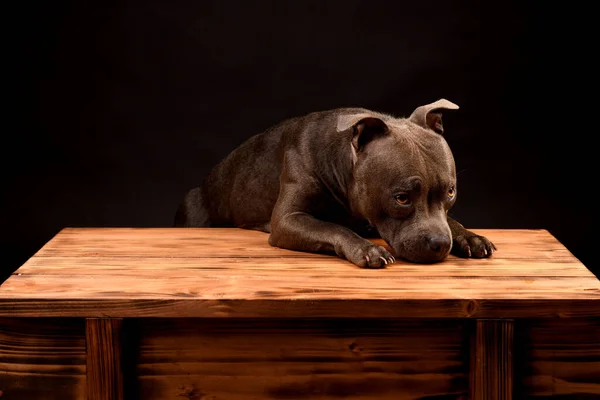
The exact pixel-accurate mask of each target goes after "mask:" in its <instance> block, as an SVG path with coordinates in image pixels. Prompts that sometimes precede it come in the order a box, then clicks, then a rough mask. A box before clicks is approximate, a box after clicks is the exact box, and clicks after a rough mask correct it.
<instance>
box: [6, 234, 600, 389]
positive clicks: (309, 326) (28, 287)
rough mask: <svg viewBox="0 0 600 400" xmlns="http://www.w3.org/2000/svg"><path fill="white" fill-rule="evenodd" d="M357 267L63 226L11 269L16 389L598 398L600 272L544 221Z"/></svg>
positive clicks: (229, 242) (245, 238)
mask: <svg viewBox="0 0 600 400" xmlns="http://www.w3.org/2000/svg"><path fill="white" fill-rule="evenodd" d="M478 232H479V233H481V234H484V235H486V236H488V237H489V238H490V239H491V240H492V241H494V242H495V244H496V245H497V247H498V251H497V253H495V254H494V256H493V258H491V259H483V260H476V259H457V258H455V257H449V258H448V259H447V260H446V261H445V262H443V263H439V264H434V265H418V264H410V263H403V262H397V263H396V264H394V265H392V266H390V267H388V268H387V269H380V270H366V269H359V268H357V267H355V266H353V265H352V264H350V263H348V262H347V261H344V260H341V259H338V258H336V257H331V256H325V255H316V254H309V253H301V252H293V251H287V250H282V249H277V248H273V247H270V246H269V245H268V244H267V235H266V234H264V233H260V232H255V231H246V230H237V229H190V228H187V229H175V228H160V229H159V228H156V229H155V228H139V229H130V228H114V229H113V228H86V229H65V230H63V231H62V232H60V233H59V234H58V235H57V236H56V237H54V238H53V239H52V240H51V241H50V242H48V243H47V244H46V245H45V246H44V247H43V248H42V249H41V250H40V251H39V252H38V253H37V254H35V256H34V257H32V258H31V259H29V260H28V261H27V262H26V263H25V264H24V265H23V266H22V267H21V268H19V269H18V270H17V271H16V272H15V273H14V274H13V275H12V276H11V277H10V278H9V279H7V280H6V281H5V282H4V284H2V286H0V397H1V398H2V400H4V399H5V398H6V399H18V400H28V399H60V400H67V399H86V398H89V399H123V398H125V399H136V398H139V399H144V400H152V399H173V400H181V399H188V400H200V399H202V400H224V399H227V400H230V399H233V400H236V399H340V398H347V399H416V398H419V399H434V398H435V399H455V398H456V399H466V398H474V399H510V398H513V397H514V398H517V399H521V398H535V397H538V398H547V397H549V396H552V395H556V396H557V397H559V398H564V399H567V398H568V399H577V398H581V399H592V398H600V282H599V281H598V279H596V277H595V276H594V275H593V274H592V273H591V272H590V271H589V270H588V269H586V268H585V266H583V265H582V264H581V263H580V262H579V261H578V260H577V259H576V258H575V257H574V256H573V255H572V254H571V253H570V252H569V251H568V250H567V249H566V248H565V247H564V246H563V245H561V244H560V243H559V242H558V241H557V240H556V239H555V238H554V237H553V236H551V235H550V234H549V233H548V232H547V231H544V230H478Z"/></svg>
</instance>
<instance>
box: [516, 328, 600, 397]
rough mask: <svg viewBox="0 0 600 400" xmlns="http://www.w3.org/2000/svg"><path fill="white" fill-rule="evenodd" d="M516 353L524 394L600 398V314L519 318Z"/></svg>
mask: <svg viewBox="0 0 600 400" xmlns="http://www.w3.org/2000/svg"><path fill="white" fill-rule="evenodd" d="M515 355H516V357H515V376H516V377H519V378H520V381H519V383H518V385H517V388H516V389H518V392H519V393H520V394H521V396H522V397H523V398H532V399H536V398H539V399H546V398H549V397H551V396H555V397H557V398H563V399H569V400H578V399H581V400H589V399H600V318H592V319H569V320H561V319H549V320H523V321H519V322H518V324H517V325H516V329H515Z"/></svg>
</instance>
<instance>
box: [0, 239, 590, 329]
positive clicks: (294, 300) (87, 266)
mask: <svg viewBox="0 0 600 400" xmlns="http://www.w3.org/2000/svg"><path fill="white" fill-rule="evenodd" d="M475 231H476V232H478V233H480V234H483V235H485V236H487V237H488V238H489V239H491V240H492V241H493V242H494V243H495V244H496V247H497V248H498V251H497V252H496V253H494V255H493V257H492V258H489V259H459V258H456V257H454V256H450V257H449V258H448V259H446V260H445V261H444V262H441V263H437V264H432V265H422V264H413V263H408V262H402V261H398V262H396V263H395V264H392V265H390V266H388V267H387V268H385V269H372V270H371V269H360V268H358V267H356V266H354V265H353V264H351V263H349V262H348V261H345V260H342V259H339V258H337V257H333V256H327V255H318V254H312V253H304V252H295V251H289V250H283V249H279V248H275V247H271V246H270V245H269V244H268V243H267V239H268V235H267V234H265V233H262V232H257V231H249V230H241V229H217V228H66V229H64V230H62V231H61V232H60V233H58V234H57V235H56V236H55V237H54V238H53V239H52V240H50V241H49V242H48V243H47V244H46V245H45V246H43V247H42V248H41V249H40V250H39V252H37V254H35V255H34V256H33V257H32V258H30V259H29V260H28V261H27V262H26V263H25V264H24V265H23V266H22V267H21V268H19V269H18V270H17V271H15V272H14V273H13V274H12V276H10V277H9V278H8V279H7V280H6V281H5V282H4V283H3V284H2V285H1V286H0V316H19V317H37V316H43V317H50V316H52V317H62V316H64V317H244V318H246V317H252V318H263V317H265V318H266V317H276V318H296V317H351V318H373V317H384V318H387V317H391V318H395V317H398V318H555V317H561V318H567V317H589V316H600V281H599V280H598V279H597V278H596V277H595V276H594V275H593V274H592V273H591V272H590V271H589V270H588V269H587V268H586V267H585V266H584V265H583V264H582V263H581V262H580V261H579V260H577V258H575V257H574V256H573V255H572V254H571V253H570V252H569V251H568V250H567V249H566V248H565V247H564V246H563V245H562V244H561V243H560V242H559V241H557V240H556V238H554V237H553V236H552V235H551V234H550V233H549V232H548V231H546V230H491V229H487V230H484V229H479V230H475ZM375 242H378V243H380V244H383V241H381V240H375Z"/></svg>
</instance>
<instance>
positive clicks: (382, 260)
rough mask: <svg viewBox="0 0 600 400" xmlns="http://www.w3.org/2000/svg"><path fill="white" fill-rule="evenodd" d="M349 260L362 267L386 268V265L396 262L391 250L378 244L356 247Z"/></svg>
mask: <svg viewBox="0 0 600 400" xmlns="http://www.w3.org/2000/svg"><path fill="white" fill-rule="evenodd" d="M348 260H349V261H351V262H352V263H354V264H356V265H358V266H359V267H361V268H384V267H385V266H386V265H388V264H392V263H394V262H396V259H395V258H394V256H392V255H391V254H390V252H389V251H387V250H386V249H385V248H383V247H381V246H378V245H376V244H368V245H365V246H362V247H359V248H357V249H354V251H352V252H351V254H350V257H348Z"/></svg>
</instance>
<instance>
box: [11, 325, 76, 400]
mask: <svg viewBox="0 0 600 400" xmlns="http://www.w3.org/2000/svg"><path fill="white" fill-rule="evenodd" d="M0 394H1V395H0V398H2V400H5V399H7V400H8V399H16V400H29V399H31V400H33V399H35V400H85V399H87V394H86V359H85V332H84V325H83V321H82V320H76V319H47V318H46V319H40V318H18V319H17V318H14V319H13V318H2V319H0Z"/></svg>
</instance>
